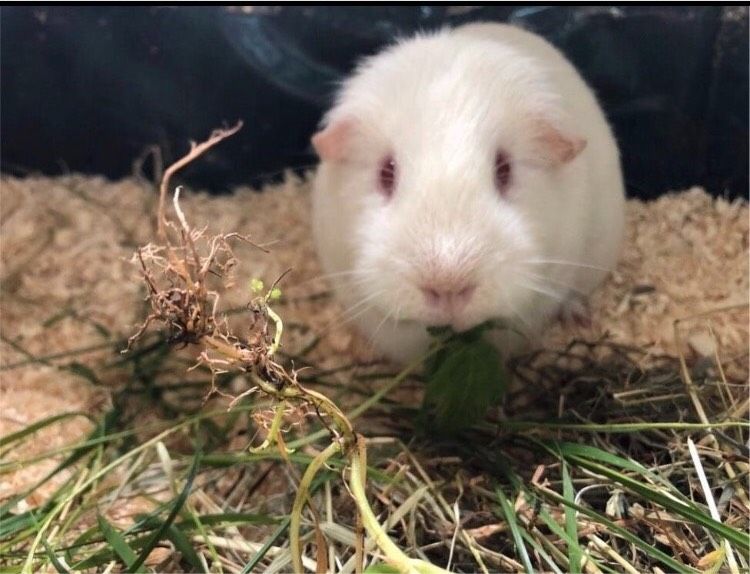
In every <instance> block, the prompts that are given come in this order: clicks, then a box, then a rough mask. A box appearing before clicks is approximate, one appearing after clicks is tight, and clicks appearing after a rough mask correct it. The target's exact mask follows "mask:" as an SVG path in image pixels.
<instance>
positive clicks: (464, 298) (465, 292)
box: [456, 285, 477, 305]
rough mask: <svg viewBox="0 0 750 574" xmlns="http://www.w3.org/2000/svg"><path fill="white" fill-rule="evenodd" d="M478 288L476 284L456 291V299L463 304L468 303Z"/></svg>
mask: <svg viewBox="0 0 750 574" xmlns="http://www.w3.org/2000/svg"><path fill="white" fill-rule="evenodd" d="M476 290H477V286H476V285H467V286H466V287H464V288H463V289H461V290H460V291H458V292H457V293H456V301H457V302H458V303H459V304H461V305H466V303H468V302H469V301H470V300H471V297H472V296H473V295H474V291H476Z"/></svg>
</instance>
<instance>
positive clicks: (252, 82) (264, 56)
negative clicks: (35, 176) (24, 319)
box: [0, 5, 748, 197]
mask: <svg viewBox="0 0 750 574" xmlns="http://www.w3.org/2000/svg"><path fill="white" fill-rule="evenodd" d="M474 20H499V21H511V22H515V23H518V24H520V25H523V26H524V27H526V28H529V29H531V30H533V31H536V32H537V33H540V34H542V35H543V36H545V37H547V38H548V39H549V40H551V41H552V42H553V43H554V44H556V45H557V46H558V47H560V48H561V49H562V50H563V51H564V52H565V53H566V54H567V55H568V57H569V58H570V59H571V60H572V61H573V62H574V63H575V64H576V65H577V66H578V68H579V69H580V70H581V72H582V73H583V75H584V76H585V77H586V79H587V80H588V81H589V82H590V84H591V85H592V86H593V87H594V88H595V90H596V91H597V93H598V94H599V97H600V99H601V101H602V103H603V105H604V108H605V110H606V112H607V114H608V116H609V118H610V120H611V122H612V124H613V126H614V129H615V132H616V135H617V137H618V140H619V142H620V145H621V148H622V154H623V161H624V166H625V174H626V180H627V184H628V192H629V194H630V195H631V196H639V197H654V196H656V195H658V194H660V193H662V192H664V191H666V190H670V189H680V188H684V187H687V186H690V185H696V184H697V185H703V186H705V187H707V188H708V190H709V191H710V192H711V193H713V194H715V195H727V196H743V197H744V196H746V194H747V189H748V9H747V7H743V6H732V7H722V6H689V7H685V6H682V7H680V6H660V7H654V6H636V5H630V6H586V7H573V6H551V7H550V6H508V5H505V6H486V7H468V6H462V7H459V6H446V5H440V6H414V5H412V6H372V7H352V6H287V7H270V6H265V7H244V8H242V7H231V8H227V7H222V6H211V7H196V6H182V7H170V6H166V7H156V6H152V7H149V6H140V7H124V6H59V5H57V6H6V7H3V8H2V15H1V20H0V58H2V62H1V63H2V66H1V70H2V72H1V77H0V82H1V84H0V85H1V87H2V90H1V93H0V102H1V104H2V113H1V114H0V120H1V126H0V130H1V133H2V158H1V160H2V169H3V171H6V172H10V173H16V174H23V173H29V172H33V171H41V172H44V173H50V174H56V173H62V172H64V171H67V170H70V171H82V172H87V173H103V174H105V175H107V176H109V177H112V178H116V177H121V176H125V175H128V174H130V173H131V170H132V163H133V160H134V159H135V158H136V157H137V156H139V155H141V154H142V152H143V151H144V149H145V148H146V147H147V146H149V145H153V144H156V145H159V146H160V147H161V148H162V150H163V153H164V156H165V162H167V163H169V162H170V161H171V160H173V159H176V157H178V156H179V155H181V154H182V153H184V151H185V150H186V148H187V142H188V140H190V139H202V138H204V137H205V136H206V135H207V134H208V133H209V132H210V130H211V129H212V128H214V127H216V126H220V125H221V124H222V123H233V122H234V121H235V120H236V119H238V118H242V119H243V120H245V127H244V128H243V130H242V131H241V132H240V133H239V134H238V135H237V136H235V137H233V138H232V139H231V140H228V141H227V142H225V143H223V144H222V145H221V146H219V147H218V148H216V149H215V151H212V152H211V153H210V155H208V156H207V157H206V158H204V159H202V160H201V161H200V162H197V163H196V164H194V165H193V166H191V167H190V168H189V170H188V171H187V172H186V173H185V177H186V179H187V180H188V182H189V183H190V184H192V185H194V186H204V187H209V188H211V189H214V190H222V189H226V188H227V187H228V186H231V185H234V184H238V183H251V184H255V185H257V184H259V183H263V182H264V181H267V180H270V179H273V178H274V177H278V176H279V174H280V171H281V170H283V169H284V168H285V167H297V168H303V167H306V166H310V165H312V164H314V163H315V157H314V156H313V154H312V153H311V148H310V145H309V137H310V135H311V134H312V133H313V131H314V129H315V126H316V124H317V122H318V120H319V118H320V115H321V113H322V111H323V110H324V109H325V107H326V105H327V103H328V102H329V101H330V96H331V93H332V90H333V88H334V86H335V83H336V81H337V80H339V79H341V78H342V76H344V75H345V74H346V73H347V72H348V71H350V70H351V69H352V66H353V64H354V62H355V61H356V60H357V58H358V57H360V56H362V55H365V54H371V53H373V52H375V51H377V50H378V48H380V47H381V46H383V45H384V44H385V43H387V42H389V41H390V40H391V39H392V38H393V37H394V36H397V35H404V34H408V33H410V32H412V31H414V30H417V29H434V28H437V27H440V26H442V25H445V24H459V23H463V22H467V21H474Z"/></svg>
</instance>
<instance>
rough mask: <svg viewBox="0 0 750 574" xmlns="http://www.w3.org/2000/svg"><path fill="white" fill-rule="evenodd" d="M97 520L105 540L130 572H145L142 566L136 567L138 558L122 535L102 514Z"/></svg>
mask: <svg viewBox="0 0 750 574" xmlns="http://www.w3.org/2000/svg"><path fill="white" fill-rule="evenodd" d="M96 519H97V522H98V523H99V528H100V529H101V531H102V534H103V535H104V538H105V539H106V540H107V542H108V543H109V545H110V546H111V547H112V550H114V551H115V553H116V554H117V555H118V556H119V557H120V559H121V560H122V561H123V562H124V563H125V566H127V567H128V572H143V570H140V564H139V565H138V567H134V564H135V561H136V560H137V557H136V555H135V552H133V549H132V548H131V547H130V545H128V543H127V541H126V540H125V538H124V537H123V536H122V534H120V533H119V532H118V531H117V530H115V529H114V528H113V527H112V525H111V524H110V523H109V522H107V520H106V519H105V518H104V517H103V516H102V515H101V514H99V515H97V517H96Z"/></svg>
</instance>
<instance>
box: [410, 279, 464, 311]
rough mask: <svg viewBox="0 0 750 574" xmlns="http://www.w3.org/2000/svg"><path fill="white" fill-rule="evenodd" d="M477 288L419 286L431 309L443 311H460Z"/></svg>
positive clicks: (461, 285) (435, 285) (430, 284)
mask: <svg viewBox="0 0 750 574" xmlns="http://www.w3.org/2000/svg"><path fill="white" fill-rule="evenodd" d="M476 288H477V286H476V285H473V284H460V285H438V284H434V283H426V284H424V285H420V286H419V290H420V291H422V294H423V295H424V297H425V301H427V305H429V306H430V307H433V308H436V309H440V310H441V311H449V312H455V311H460V310H461V309H462V308H464V307H465V306H466V304H467V303H468V302H469V301H470V300H471V297H472V296H473V295H474V291H476Z"/></svg>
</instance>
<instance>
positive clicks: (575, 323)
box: [558, 294, 591, 330]
mask: <svg viewBox="0 0 750 574" xmlns="http://www.w3.org/2000/svg"><path fill="white" fill-rule="evenodd" d="M558 318H559V320H560V323H562V326H563V327H564V328H565V329H566V330H567V329H572V328H576V327H577V328H579V329H580V328H583V329H588V328H590V327H591V309H590V308H589V301H588V298H586V297H584V296H583V295H579V294H573V295H570V296H568V298H567V299H566V300H565V301H564V302H563V304H562V307H560V311H559V312H558Z"/></svg>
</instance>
